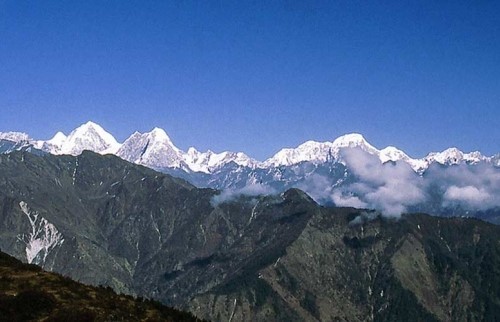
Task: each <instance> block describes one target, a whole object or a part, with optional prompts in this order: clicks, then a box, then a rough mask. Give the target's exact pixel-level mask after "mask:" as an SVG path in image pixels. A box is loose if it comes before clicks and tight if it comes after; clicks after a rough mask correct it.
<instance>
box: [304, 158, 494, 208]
mask: <svg viewBox="0 0 500 322" xmlns="http://www.w3.org/2000/svg"><path fill="white" fill-rule="evenodd" d="M342 158H343V160H344V161H345V164H346V166H347V168H348V169H349V171H350V172H351V173H352V174H353V175H354V177H355V180H353V181H352V182H351V183H343V184H341V185H339V186H338V187H332V182H330V181H329V180H328V178H327V177H321V176H319V175H313V176H311V177H310V178H309V179H308V180H307V181H306V182H305V183H303V184H301V185H299V188H302V189H303V190H305V191H306V192H307V193H310V194H311V196H312V197H313V198H315V199H316V200H323V201H325V200H330V201H331V202H333V203H335V205H337V206H345V207H355V208H371V209H376V210H379V211H381V212H382V213H383V215H385V216H395V217H397V216H400V215H401V214H402V213H404V212H407V210H408V208H410V207H412V206H420V205H423V204H429V203H430V202H438V203H439V204H438V205H439V206H440V207H454V206H460V207H462V208H464V209H466V210H476V211H479V210H487V209H492V208H495V207H500V169H499V168H495V167H494V166H492V165H490V164H478V165H474V166H468V165H457V166H451V167H443V166H441V165H433V166H431V167H430V168H429V169H428V170H427V171H426V172H425V174H424V175H423V176H420V175H418V174H417V173H415V171H413V169H412V168H411V167H410V166H409V165H408V164H407V163H405V162H388V163H385V164H382V163H381V162H380V160H379V159H378V157H376V156H373V155H371V154H369V153H367V152H365V151H363V150H361V149H344V150H343V151H342ZM436 200H438V201H436Z"/></svg>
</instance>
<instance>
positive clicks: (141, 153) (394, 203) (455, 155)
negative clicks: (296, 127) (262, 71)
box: [0, 122, 500, 224]
mask: <svg viewBox="0 0 500 322" xmlns="http://www.w3.org/2000/svg"><path fill="white" fill-rule="evenodd" d="M16 150H17V151H19V150H20V151H30V152H32V153H35V154H44V153H50V154H54V155H61V154H69V155H74V156H76V155H79V154H80V153H81V152H82V151H84V150H90V151H93V152H96V153H100V154H114V155H116V156H119V157H120V158H122V159H124V160H127V161H129V162H132V163H136V164H140V165H144V166H146V167H149V168H151V169H154V170H157V171H161V172H164V173H168V174H171V175H173V176H175V177H179V178H183V179H185V180H187V181H188V182H190V183H192V184H194V185H195V186H197V187H208V188H213V189H221V190H231V191H233V192H238V190H241V189H246V190H252V191H260V192H263V191H265V192H268V193H270V192H274V193H281V192H284V191H286V190H288V189H291V188H299V189H301V190H303V191H305V192H306V193H308V194H309V195H310V196H311V197H312V198H313V199H314V200H315V201H317V202H318V203H320V204H322V205H336V206H345V207H356V208H371V209H376V210H379V211H381V212H383V213H384V214H385V215H388V216H399V215H400V214H401V213H407V212H426V213H432V214H434V215H439V216H467V217H476V218H481V219H483V220H487V221H490V222H493V223H497V224H499V223H500V198H498V196H499V195H500V154H497V155H495V156H490V157H487V156H484V155H482V154H481V153H480V152H477V151H476V152H470V153H463V152H462V151H460V150H458V149H456V148H450V149H447V150H445V151H443V152H439V153H436V152H432V153H429V154H428V155H427V156H425V157H423V158H420V159H415V158H411V157H409V156H408V155H407V154H406V153H404V152H403V151H401V150H399V149H397V148H395V147H386V148H384V149H380V150H379V149H377V148H375V147H374V146H372V145H371V144H370V143H368V142H367V141H366V140H365V138H364V137H363V136H362V135H360V134H347V135H344V136H341V137H339V138H337V139H335V140H334V141H332V142H315V141H307V142H305V143H303V144H301V145H299V146H298V147H296V148H285V149H282V150H280V151H279V152H278V153H276V154H275V155H274V156H272V157H271V158H269V159H267V160H265V161H263V162H260V161H257V160H255V159H253V158H251V157H249V156H247V155H246V154H244V153H242V152H222V153H215V152H212V151H207V152H200V151H198V150H196V149H195V148H189V149H188V150H187V152H184V151H182V150H181V149H179V148H177V147H176V146H175V145H174V143H173V142H172V140H171V139H170V138H169V136H168V135H167V133H166V132H165V131H164V130H162V129H159V128H155V129H153V130H152V131H151V132H148V133H139V132H135V133H134V134H132V135H131V136H130V137H129V138H128V139H127V140H125V141H124V142H123V143H118V142H117V141H116V140H115V139H114V137H113V136H112V135H111V134H109V133H108V132H106V131H105V130H104V129H103V128H102V127H100V126H99V125H98V124H95V123H92V122H88V123H86V124H83V125H82V126H80V127H78V128H77V129H75V130H74V131H72V132H71V133H70V134H69V135H68V136H66V135H64V134H63V133H61V132H59V133H57V134H56V135H55V136H54V138H52V139H51V140H47V141H40V140H34V139H31V138H30V137H29V135H27V134H24V133H16V132H8V133H0V153H9V152H11V151H16Z"/></svg>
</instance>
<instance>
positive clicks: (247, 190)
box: [210, 184, 276, 207]
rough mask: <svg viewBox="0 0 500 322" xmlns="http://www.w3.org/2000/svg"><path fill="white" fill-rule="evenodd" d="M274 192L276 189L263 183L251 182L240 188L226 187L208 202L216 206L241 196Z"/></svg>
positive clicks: (254, 195)
mask: <svg viewBox="0 0 500 322" xmlns="http://www.w3.org/2000/svg"><path fill="white" fill-rule="evenodd" d="M274 193H276V190H275V189H273V188H271V187H269V186H267V185H263V184H252V185H248V186H246V187H243V188H241V189H226V190H223V191H221V193H220V194H218V195H216V196H213V197H212V199H211V200H210V203H211V204H212V206H213V207H216V206H218V205H220V204H222V203H224V202H230V201H233V200H235V199H237V198H239V197H241V196H249V197H256V196H261V195H270V194H274Z"/></svg>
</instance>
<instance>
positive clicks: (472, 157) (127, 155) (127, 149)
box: [0, 122, 498, 174]
mask: <svg viewBox="0 0 500 322" xmlns="http://www.w3.org/2000/svg"><path fill="white" fill-rule="evenodd" d="M0 139H3V140H7V141H12V142H15V143H18V144H19V143H22V142H24V143H26V144H31V145H32V146H33V147H35V148H37V149H40V150H42V151H45V152H48V153H51V154H56V155H59V154H70V155H79V154H80V153H81V152H82V151H83V150H90V151H93V152H97V153H101V154H115V155H117V156H119V157H120V158H122V159H125V160H127V161H130V162H133V163H136V164H140V165H144V166H147V167H150V168H153V169H157V170H163V169H167V168H174V169H182V170H184V171H187V172H202V173H207V174H210V173H213V172H214V171H216V170H217V169H220V168H221V167H223V166H224V165H226V164H228V163H231V162H234V163H235V164H237V165H239V166H243V167H249V168H252V169H255V168H260V169H267V168H271V167H279V166H293V165H296V164H299V163H302V162H310V163H313V164H321V163H325V162H335V161H337V162H341V163H342V155H341V150H342V149H345V148H360V149H362V150H364V151H366V152H368V153H369V154H371V155H374V156H377V157H378V158H379V159H380V161H381V162H382V163H386V162H389V161H392V162H396V161H403V162H405V163H407V164H409V165H410V166H411V168H412V169H413V170H414V171H415V172H417V173H423V172H425V170H426V169H427V168H428V167H429V166H430V165H431V164H433V163H439V164H442V165H453V164H462V163H465V164H477V163H479V162H495V161H497V159H498V158H495V157H487V156H484V155H482V154H481V153H480V152H478V151H474V152H471V153H464V152H462V151H460V150H458V149H457V148H449V149H446V150H444V151H442V152H431V153H429V154H428V155H427V156H426V157H424V158H421V159H414V158H411V157H409V156H408V155H407V154H406V153H405V152H403V151H401V150H399V149H398V148H396V147H392V146H389V147H386V148H383V149H381V150H379V149H377V148H375V147H374V146H372V145H371V144H370V143H368V142H367V141H366V140H365V138H364V137H363V136H362V135H361V134H357V133H352V134H346V135H343V136H341V137H338V138H337V139H335V140H334V141H332V142H316V141H307V142H305V143H303V144H301V145H299V146H298V147H296V148H284V149H282V150H280V151H279V152H278V153H276V154H275V155H274V156H272V157H271V158H269V159H267V160H265V161H263V162H260V161H257V160H255V159H253V158H251V157H249V156H248V155H246V154H245V153H243V152H229V151H225V152H221V153H215V152H212V151H210V150H208V151H206V152H200V151H198V150H196V149H195V148H194V147H191V148H189V149H188V151H187V152H185V151H182V150H181V149H179V148H178V147H176V146H175V144H174V143H173V142H172V140H171V139H170V138H169V136H168V135H167V133H166V132H165V131H164V130H163V129H160V128H154V129H153V130H152V131H151V132H148V133H139V132H135V133H133V134H132V135H131V136H130V137H129V138H128V139H126V140H125V141H124V142H123V143H118V142H117V141H116V139H115V138H114V137H113V136H112V135H111V134H110V133H108V132H107V131H106V130H104V129H103V128H102V127H101V126H100V125H99V124H96V123H93V122H87V123H85V124H82V125H81V126H79V127H78V128H76V129H75V130H73V131H72V132H71V133H70V134H69V135H68V136H66V135H65V134H63V133H62V132H58V133H56V134H55V135H54V137H53V138H52V139H50V140H47V141H43V140H34V139H32V138H30V136H29V135H28V134H26V133H20V132H4V133H2V132H0Z"/></svg>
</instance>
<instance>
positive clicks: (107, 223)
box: [0, 151, 500, 321]
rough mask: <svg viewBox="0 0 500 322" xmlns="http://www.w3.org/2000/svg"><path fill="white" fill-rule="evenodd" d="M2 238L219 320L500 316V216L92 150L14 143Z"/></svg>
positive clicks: (57, 264) (84, 278)
mask: <svg viewBox="0 0 500 322" xmlns="http://www.w3.org/2000/svg"><path fill="white" fill-rule="evenodd" d="M338 171H341V169H338ZM0 248H1V249H2V250H3V251H5V252H7V253H9V254H11V255H13V256H15V257H16V258H18V259H21V260H22V261H24V262H28V263H31V264H38V265H40V266H42V267H43V268H44V269H47V270H51V271H55V272H58V273H61V274H63V275H65V276H69V277H71V278H73V279H75V280H77V281H81V282H84V283H87V284H93V285H104V286H111V287H112V288H114V289H115V290H116V291H118V292H123V293H128V294H134V295H139V296H142V297H146V298H152V299H155V300H159V301H161V302H163V303H164V304H166V305H170V306H175V307H178V308H181V309H186V310H189V311H190V312H192V313H193V314H195V315H196V316H198V317H200V318H206V319H210V320H214V321H256V320H258V321H276V320H283V321H320V320H321V321H334V320H338V321H366V320H370V321H401V320H406V321H422V320H425V321H456V320H470V321H494V320H498V319H499V318H500V227H499V226H496V225H492V224H489V223H486V222H483V221H480V220H477V219H472V218H440V217H432V216H429V215H424V214H413V215H404V216H402V217H401V218H399V219H398V220H396V219H391V218H388V217H386V216H381V215H380V213H379V212H375V211H367V210H359V209H355V208H349V207H346V208H334V207H324V206H320V205H318V204H317V203H316V202H315V201H314V200H313V199H311V198H310V197H309V196H308V195H307V194H305V193H304V192H302V191H301V190H298V189H288V190H286V191H285V192H282V193H276V194H270V195H255V196H245V195H242V194H238V193H233V194H224V193H221V192H219V191H217V190H213V189H210V188H204V189H200V188H196V187H195V186H193V185H192V184H190V183H188V182H187V181H184V180H182V179H177V178H174V177H171V176H169V175H166V174H162V173H159V172H156V171H154V170H151V169H149V168H146V167H143V166H139V165H135V164H132V163H129V162H126V161H124V160H122V159H120V158H118V157H116V156H113V155H104V156H103V155H99V154H96V153H93V152H89V151H84V152H83V153H82V154H80V155H78V156H70V155H62V156H54V155H51V154H45V155H36V154H33V153H29V152H26V151H13V152H10V153H8V154H3V155H0Z"/></svg>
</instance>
